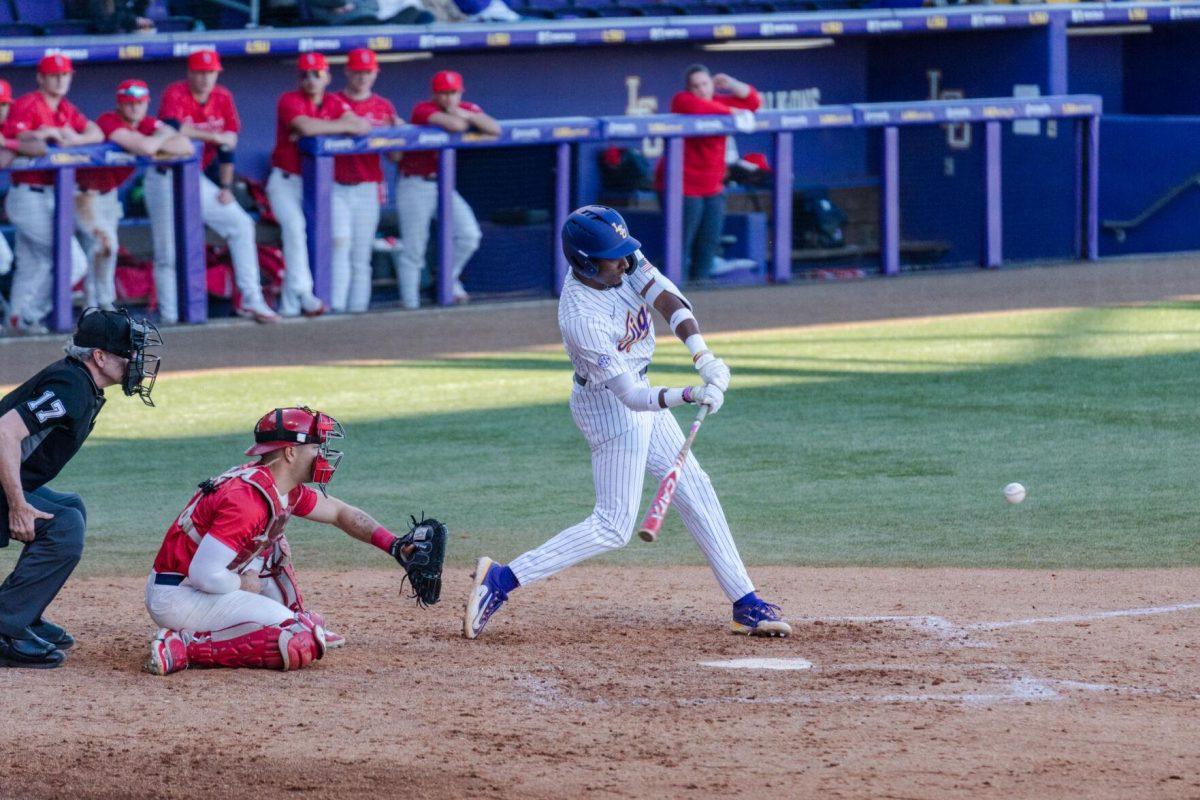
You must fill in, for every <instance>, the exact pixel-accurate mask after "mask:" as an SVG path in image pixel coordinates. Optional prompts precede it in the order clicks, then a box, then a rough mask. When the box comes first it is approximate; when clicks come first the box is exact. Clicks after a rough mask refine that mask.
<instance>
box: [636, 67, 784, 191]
mask: <svg viewBox="0 0 1200 800" xmlns="http://www.w3.org/2000/svg"><path fill="white" fill-rule="evenodd" d="M760 105H762V100H761V99H760V98H759V96H758V92H757V91H756V90H755V88H754V87H753V86H751V87H750V94H748V95H747V96H745V97H735V96H734V95H731V94H718V95H713V98H712V99H711V100H705V99H704V98H702V97H697V96H696V95H694V94H692V93H691V92H677V93H676V94H675V96H674V97H672V98H671V113H672V114H729V113H731V109H739V108H740V109H745V110H746V111H757V110H758V107H759V106H760ZM727 138H728V137H725V136H689V137H688V138H686V139H684V140H683V195H684V197H711V196H713V195H714V194H720V193H721V191H722V190H723V189H724V188H725V140H726V139H727ZM664 169H665V163H664V162H663V160H661V159H660V160H659V162H658V166H657V167H655V170H654V186H655V188H656V189H657V190H658V191H660V192H661V191H663V187H664V185H665V184H664V179H663V174H664V173H663V170H664Z"/></svg>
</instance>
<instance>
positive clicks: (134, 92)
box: [117, 78, 150, 103]
mask: <svg viewBox="0 0 1200 800" xmlns="http://www.w3.org/2000/svg"><path fill="white" fill-rule="evenodd" d="M143 100H146V101H147V102H148V101H149V100H150V87H149V86H147V85H146V82H145V81H139V80H138V79H137V78H130V79H129V80H125V81H121V82H120V83H119V84H117V102H118V103H140V102H141V101H143Z"/></svg>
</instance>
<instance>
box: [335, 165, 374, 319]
mask: <svg viewBox="0 0 1200 800" xmlns="http://www.w3.org/2000/svg"><path fill="white" fill-rule="evenodd" d="M332 213H333V225H332V227H333V237H334V240H335V241H334V246H333V253H332V255H333V256H334V261H333V264H332V265H331V269H332V273H333V274H332V275H331V279H332V285H331V289H332V291H331V292H330V294H331V298H330V300H331V302H330V305H331V306H332V307H333V310H334V311H339V312H340V311H352V312H356V313H357V312H360V311H366V310H367V306H369V305H370V304H371V253H372V252H373V247H374V245H375V231H376V229H377V228H378V227H379V184H378V183H369V182H364V183H352V184H346V183H335V184H334V185H333V211H332ZM339 223H340V225H339ZM339 231H344V232H345V233H344V234H343V237H344V236H345V235H348V236H349V237H350V240H349V242H348V243H347V246H342V243H341V242H340V241H338V240H339V239H340V238H343V237H339V235H338V233H339Z"/></svg>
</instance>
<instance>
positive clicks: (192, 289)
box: [152, 159, 208, 324]
mask: <svg viewBox="0 0 1200 800" xmlns="http://www.w3.org/2000/svg"><path fill="white" fill-rule="evenodd" d="M152 169H153V167H152ZM172 172H173V175H172V176H171V181H172V189H173V191H172V197H173V198H174V201H175V202H174V205H175V220H174V224H175V281H176V286H177V287H178V294H177V295H176V297H178V298H179V300H178V302H179V303H180V304H181V305H182V308H180V309H177V311H178V312H179V319H181V320H183V321H184V322H189V323H193V324H195V323H201V322H205V321H206V320H207V319H208V286H207V284H206V282H205V262H204V219H203V217H202V215H201V213H200V162H199V160H197V159H192V160H191V161H185V162H183V163H182V164H176V165H174V167H172Z"/></svg>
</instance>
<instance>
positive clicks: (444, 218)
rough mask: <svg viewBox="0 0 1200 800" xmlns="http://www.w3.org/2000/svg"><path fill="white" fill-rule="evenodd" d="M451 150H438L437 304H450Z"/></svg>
mask: <svg viewBox="0 0 1200 800" xmlns="http://www.w3.org/2000/svg"><path fill="white" fill-rule="evenodd" d="M455 155H456V153H455V151H454V149H453V148H450V147H447V148H446V149H444V150H442V151H441V152H439V153H438V204H437V219H438V279H437V302H438V305H439V306H449V305H454V170H455V166H456V161H455Z"/></svg>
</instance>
